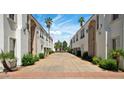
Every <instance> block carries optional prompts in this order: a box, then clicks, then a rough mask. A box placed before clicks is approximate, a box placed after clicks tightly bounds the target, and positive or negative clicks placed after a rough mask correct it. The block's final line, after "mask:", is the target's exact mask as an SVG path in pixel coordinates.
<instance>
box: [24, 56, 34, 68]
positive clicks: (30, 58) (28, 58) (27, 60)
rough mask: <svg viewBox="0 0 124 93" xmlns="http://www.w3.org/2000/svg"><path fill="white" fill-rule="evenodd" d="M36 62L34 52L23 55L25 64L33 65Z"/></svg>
mask: <svg viewBox="0 0 124 93" xmlns="http://www.w3.org/2000/svg"><path fill="white" fill-rule="evenodd" d="M34 63H35V59H34V57H33V55H32V54H26V55H24V56H23V57H22V65H23V66H28V65H33V64H34Z"/></svg>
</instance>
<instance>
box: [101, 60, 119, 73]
mask: <svg viewBox="0 0 124 93" xmlns="http://www.w3.org/2000/svg"><path fill="white" fill-rule="evenodd" d="M99 67H101V68H103V69H106V70H112V71H116V70H117V64H116V61H115V60H113V59H103V60H101V62H100V63H99Z"/></svg>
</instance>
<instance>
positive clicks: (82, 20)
mask: <svg viewBox="0 0 124 93" xmlns="http://www.w3.org/2000/svg"><path fill="white" fill-rule="evenodd" d="M84 22H85V21H84V17H80V18H79V23H80V26H81V27H82V26H83V23H84Z"/></svg>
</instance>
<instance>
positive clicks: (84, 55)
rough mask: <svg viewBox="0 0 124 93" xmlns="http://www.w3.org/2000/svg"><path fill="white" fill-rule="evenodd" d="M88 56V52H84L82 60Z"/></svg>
mask: <svg viewBox="0 0 124 93" xmlns="http://www.w3.org/2000/svg"><path fill="white" fill-rule="evenodd" d="M87 56H88V52H87V51H86V52H84V53H83V56H82V58H83V59H85V58H86V57H87Z"/></svg>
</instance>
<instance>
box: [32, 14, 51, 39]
mask: <svg viewBox="0 0 124 93" xmlns="http://www.w3.org/2000/svg"><path fill="white" fill-rule="evenodd" d="M30 16H31V17H32V19H34V20H35V21H36V22H37V23H38V25H39V26H40V27H41V29H43V31H44V32H45V33H46V34H47V35H48V36H49V37H50V38H51V39H52V40H53V38H52V37H51V36H50V35H49V34H48V32H47V31H46V30H45V29H44V28H43V26H42V25H41V24H40V23H39V22H38V21H37V19H36V18H35V17H33V16H32V14H30Z"/></svg>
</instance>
